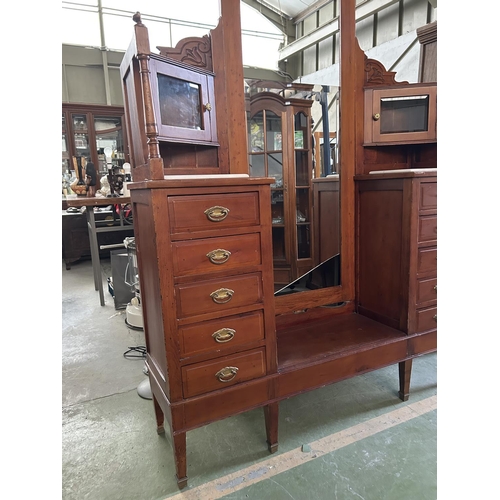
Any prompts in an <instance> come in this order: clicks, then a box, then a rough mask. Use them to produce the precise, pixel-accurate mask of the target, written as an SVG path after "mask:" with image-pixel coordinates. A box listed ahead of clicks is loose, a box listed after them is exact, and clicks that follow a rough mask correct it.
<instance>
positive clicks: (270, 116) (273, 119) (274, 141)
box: [266, 111, 283, 151]
mask: <svg viewBox="0 0 500 500" xmlns="http://www.w3.org/2000/svg"><path fill="white" fill-rule="evenodd" d="M266 143H267V144H266V146H267V147H266V150H267V151H281V150H282V149H283V137H282V130H281V117H280V116H278V115H277V114H276V113H273V112H272V111H266Z"/></svg>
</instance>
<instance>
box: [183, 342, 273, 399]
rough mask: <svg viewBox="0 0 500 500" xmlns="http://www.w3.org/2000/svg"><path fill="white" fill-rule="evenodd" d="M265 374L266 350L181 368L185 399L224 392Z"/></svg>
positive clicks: (261, 349)
mask: <svg viewBox="0 0 500 500" xmlns="http://www.w3.org/2000/svg"><path fill="white" fill-rule="evenodd" d="M265 374H266V357H265V349H264V348H260V349H255V350H252V351H246V352H243V353H239V354H233V355H231V356H224V357H222V358H218V359H217V360H211V361H204V362H202V363H195V364H193V365H188V366H184V367H182V388H183V393H184V397H185V398H190V397H192V396H196V395H198V394H204V393H205V392H210V391H215V390H217V389H224V388H226V387H230V386H232V385H235V384H238V383H240V382H245V381H247V380H251V379H254V378H257V377H262V376H263V375H265Z"/></svg>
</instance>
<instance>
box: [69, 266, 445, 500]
mask: <svg viewBox="0 0 500 500" xmlns="http://www.w3.org/2000/svg"><path fill="white" fill-rule="evenodd" d="M101 264H102V266H101V268H102V277H103V283H104V286H105V299H106V304H105V306H100V304H99V295H98V292H96V291H95V290H94V285H93V274H92V266H91V262H90V261H80V262H77V263H74V264H72V267H71V269H70V270H66V268H65V265H64V262H63V263H62V329H63V331H62V406H63V416H62V424H63V427H62V498H63V499H64V500H82V499H86V500H129V499H130V500H132V499H134V500H161V499H165V498H175V499H183V500H190V499H203V500H205V499H210V500H212V499H216V498H217V499H218V498H222V499H226V500H229V499H234V500H239V499H254V500H265V499H272V500H281V499H283V500H285V499H295V500H322V499H325V500H326V499H328V500H332V499H337V500H344V499H345V500H347V499H355V498H357V499H363V500H434V499H436V497H437V465H436V463H437V439H436V436H437V409H436V407H437V403H436V393H437V382H436V381H437V376H436V366H437V355H436V354H428V355H425V356H422V357H420V358H417V359H416V360H415V361H414V363H413V374H412V380H411V392H410V399H409V400H408V401H407V402H401V401H400V400H399V398H398V395H397V392H398V367H397V365H395V366H391V367H388V368H384V369H381V370H378V371H375V372H371V373H368V374H365V375H361V376H358V377H355V378H353V379H350V380H347V381H344V382H339V383H336V384H333V385H330V386H327V387H323V388H321V389H318V390H315V391H312V392H309V393H307V394H303V395H300V396H296V397H294V398H291V399H289V400H286V401H283V402H282V403H281V404H280V427H279V449H278V452H277V453H275V454H273V455H270V454H269V453H268V451H267V445H266V435H265V427H264V415H263V411H262V409H257V410H253V411H249V412H247V413H244V414H241V415H238V416H235V417H231V418H228V419H225V420H222V421H219V422H215V423H213V424H210V425H207V426H205V427H202V428H199V429H196V430H193V431H190V432H188V433H187V461H188V478H189V480H188V487H187V488H185V489H184V490H182V493H180V491H179V490H178V488H177V484H176V481H175V477H174V474H175V469H174V462H173V454H172V449H171V444H170V438H169V436H168V433H167V434H165V435H163V436H159V435H158V434H157V433H156V422H155V417H154V410H153V403H152V401H151V400H147V399H143V398H141V397H140V396H139V395H138V393H137V386H138V385H139V384H140V383H141V382H143V381H144V380H145V378H146V375H145V374H144V373H143V368H144V360H143V359H142V358H137V359H127V358H125V357H124V353H125V351H127V350H128V348H129V347H137V346H141V345H144V333H143V332H142V331H136V330H131V329H129V328H128V327H127V326H126V324H125V321H124V320H125V311H124V310H123V309H122V310H116V309H115V306H114V300H113V298H112V296H111V295H110V294H109V292H108V290H107V284H106V278H107V277H108V276H111V264H110V259H103V260H102V261H101Z"/></svg>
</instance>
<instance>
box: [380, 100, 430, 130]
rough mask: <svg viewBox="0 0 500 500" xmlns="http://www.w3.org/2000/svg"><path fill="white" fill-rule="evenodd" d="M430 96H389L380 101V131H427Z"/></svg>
mask: <svg viewBox="0 0 500 500" xmlns="http://www.w3.org/2000/svg"><path fill="white" fill-rule="evenodd" d="M428 114H429V96H427V95H426V96H411V97H387V98H384V99H382V100H381V101H380V133H381V134H394V133H397V132H425V131H427V120H428Z"/></svg>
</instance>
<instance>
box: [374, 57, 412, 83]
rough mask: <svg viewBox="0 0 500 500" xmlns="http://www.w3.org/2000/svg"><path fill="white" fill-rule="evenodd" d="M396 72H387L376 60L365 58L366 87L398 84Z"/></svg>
mask: <svg viewBox="0 0 500 500" xmlns="http://www.w3.org/2000/svg"><path fill="white" fill-rule="evenodd" d="M395 76H396V72H395V71H387V70H386V69H385V67H384V65H383V64H382V63H381V62H380V61H377V60H375V59H369V58H368V57H366V56H365V86H366V87H375V86H377V85H394V84H397V83H408V82H397V81H396V78H395Z"/></svg>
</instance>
